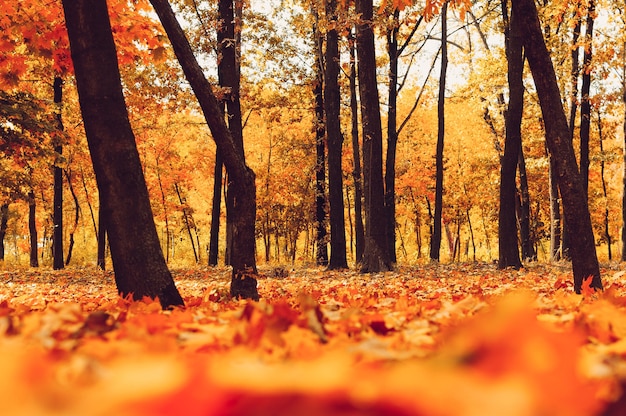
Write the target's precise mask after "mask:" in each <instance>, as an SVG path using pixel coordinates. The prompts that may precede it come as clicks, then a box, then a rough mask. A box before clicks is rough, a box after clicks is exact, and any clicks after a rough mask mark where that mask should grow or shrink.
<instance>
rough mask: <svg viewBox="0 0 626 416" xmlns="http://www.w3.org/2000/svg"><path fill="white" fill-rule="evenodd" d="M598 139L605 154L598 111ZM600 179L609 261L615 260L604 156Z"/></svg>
mask: <svg viewBox="0 0 626 416" xmlns="http://www.w3.org/2000/svg"><path fill="white" fill-rule="evenodd" d="M598 139H599V140H598V141H599V143H600V154H601V155H604V136H603V134H602V112H601V111H598ZM600 180H601V181H602V196H603V198H604V238H605V239H606V245H607V251H608V253H607V254H608V256H609V261H611V260H613V251H612V249H611V243H612V239H611V228H610V227H609V219H610V218H609V217H610V216H609V197H608V192H607V185H606V177H605V161H604V157H602V158H601V159H600Z"/></svg>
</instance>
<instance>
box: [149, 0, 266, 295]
mask: <svg viewBox="0 0 626 416" xmlns="http://www.w3.org/2000/svg"><path fill="white" fill-rule="evenodd" d="M151 3H152V5H153V7H154V9H155V11H156V13H157V14H158V15H159V19H160V20H161V23H162V24H163V27H164V29H165V31H166V32H167V35H168V37H169V39H170V42H171V43H172V46H173V48H174V53H175V54H176V57H177V58H178V62H179V63H180V64H181V67H182V68H183V72H184V73H185V76H186V78H187V80H188V81H189V84H190V85H191V88H192V89H193V91H194V93H195V95H196V98H197V99H198V102H199V103H200V107H201V108H202V112H203V113H204V117H205V120H206V122H207V124H208V126H209V129H210V130H211V134H212V136H213V140H215V144H216V145H217V149H218V151H219V152H220V154H221V155H222V159H223V161H224V165H225V166H226V172H227V174H228V179H229V186H228V189H229V190H228V193H229V194H230V197H232V201H233V206H232V209H231V210H230V211H229V212H230V213H229V214H227V215H228V216H229V217H228V220H227V222H230V224H231V229H232V233H231V235H230V240H231V241H230V243H231V249H230V253H231V255H230V260H231V266H232V268H233V273H232V280H231V287H230V292H231V295H232V296H233V297H237V298H251V299H258V298H259V294H258V291H257V282H256V275H257V268H256V252H255V238H256V235H255V221H256V186H255V183H254V180H255V175H254V172H253V171H252V169H250V168H249V167H248V166H247V165H246V161H245V158H244V155H243V149H242V146H241V145H240V143H238V142H237V140H236V138H234V137H233V135H232V134H231V132H230V130H229V129H228V127H227V126H226V122H225V121H224V117H223V113H222V111H221V110H220V106H219V103H218V101H217V99H216V98H215V95H214V94H213V90H212V89H211V84H209V82H208V80H207V79H206V77H205V75H204V73H203V71H202V68H201V67H200V65H199V64H198V61H197V60H196V58H195V56H194V55H193V51H192V49H191V46H190V45H189V41H188V40H187V38H186V36H185V33H184V32H183V29H182V28H181V27H180V24H179V23H178V21H177V20H176V16H175V15H174V12H173V11H172V8H171V6H170V4H169V3H168V1H167V0H151ZM227 244H228V242H227Z"/></svg>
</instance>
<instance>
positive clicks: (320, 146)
mask: <svg viewBox="0 0 626 416" xmlns="http://www.w3.org/2000/svg"><path fill="white" fill-rule="evenodd" d="M313 13H314V15H315V16H314V17H315V24H314V27H313V41H314V45H315V65H314V67H313V70H314V71H315V81H314V84H313V96H314V98H315V261H316V262H317V264H318V265H319V266H328V241H327V238H328V235H327V231H326V226H327V224H326V222H327V221H326V145H325V143H326V128H325V126H324V73H323V68H324V55H323V54H322V44H323V42H324V37H323V35H322V34H321V33H320V31H319V27H318V24H319V22H318V15H317V10H315V8H314V7H313Z"/></svg>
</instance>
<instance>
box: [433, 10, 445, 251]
mask: <svg viewBox="0 0 626 416" xmlns="http://www.w3.org/2000/svg"><path fill="white" fill-rule="evenodd" d="M447 11H448V2H447V1H444V3H443V6H442V7H441V72H440V74H439V98H438V101H437V121H438V123H437V150H436V155H435V216H434V218H433V234H432V235H431V237H430V259H431V260H436V261H439V251H440V248H441V222H442V212H443V168H444V167H443V146H444V138H445V125H446V123H445V98H446V72H447V69H448V38H447V36H448V33H447V32H448V22H447V20H448V18H447Z"/></svg>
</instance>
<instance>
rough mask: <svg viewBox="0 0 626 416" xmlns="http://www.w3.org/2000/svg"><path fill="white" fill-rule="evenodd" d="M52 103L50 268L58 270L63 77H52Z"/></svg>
mask: <svg viewBox="0 0 626 416" xmlns="http://www.w3.org/2000/svg"><path fill="white" fill-rule="evenodd" d="M53 88H54V105H55V106H56V107H57V108H56V109H55V111H56V120H57V125H58V127H57V128H58V130H59V134H58V135H57V137H55V139H54V142H55V143H54V151H55V153H56V158H57V160H56V162H55V164H54V167H53V171H54V196H53V210H52V218H53V226H54V229H53V231H52V257H53V260H52V268H53V269H54V270H60V269H62V268H63V267H64V266H65V262H64V259H63V167H62V166H61V157H62V155H63V144H62V134H61V133H62V132H63V119H62V118H61V106H62V103H63V79H62V78H61V77H54V83H53Z"/></svg>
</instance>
